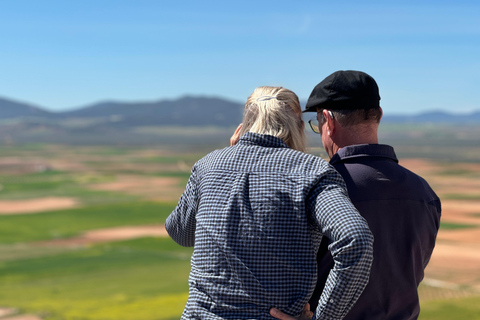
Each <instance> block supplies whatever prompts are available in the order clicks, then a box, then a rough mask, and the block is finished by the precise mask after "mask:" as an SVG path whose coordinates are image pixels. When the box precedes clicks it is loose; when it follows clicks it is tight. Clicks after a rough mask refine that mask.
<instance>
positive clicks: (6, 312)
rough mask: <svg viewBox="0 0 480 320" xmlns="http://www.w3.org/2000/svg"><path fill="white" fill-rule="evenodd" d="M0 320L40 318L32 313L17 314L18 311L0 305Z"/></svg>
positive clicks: (34, 319)
mask: <svg viewBox="0 0 480 320" xmlns="http://www.w3.org/2000/svg"><path fill="white" fill-rule="evenodd" d="M0 319H1V320H42V319H41V318H40V317H38V316H36V315H34V314H18V311H17V310H16V309H13V308H2V307H0Z"/></svg>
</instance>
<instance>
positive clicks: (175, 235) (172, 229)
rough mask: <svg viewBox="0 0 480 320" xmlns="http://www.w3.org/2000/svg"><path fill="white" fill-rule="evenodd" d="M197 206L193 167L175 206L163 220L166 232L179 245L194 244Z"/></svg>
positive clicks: (189, 245)
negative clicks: (165, 219) (164, 220)
mask: <svg viewBox="0 0 480 320" xmlns="http://www.w3.org/2000/svg"><path fill="white" fill-rule="evenodd" d="M197 208H198V183H197V178H196V173H195V167H194V168H193V169H192V174H191V175H190V178H189V179H188V183H187V186H186V188H185V191H184V192H183V194H182V196H181V197H180V200H179V202H178V205H177V207H176V208H175V210H173V212H172V213H171V214H170V215H169V216H168V218H167V221H166V222H165V229H167V232H168V234H169V235H170V237H171V238H172V239H173V240H174V241H175V242H176V243H178V244H179V245H181V246H184V247H193V245H194V244H195V228H196V215H197Z"/></svg>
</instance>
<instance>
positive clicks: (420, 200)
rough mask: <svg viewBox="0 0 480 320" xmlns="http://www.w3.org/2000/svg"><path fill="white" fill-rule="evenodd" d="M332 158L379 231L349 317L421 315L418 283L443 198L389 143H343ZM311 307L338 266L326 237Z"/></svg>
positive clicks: (380, 319) (371, 318)
mask: <svg viewBox="0 0 480 320" xmlns="http://www.w3.org/2000/svg"><path fill="white" fill-rule="evenodd" d="M330 163H331V164H332V165H333V166H334V167H335V169H337V171H338V172H339V173H340V174H341V175H342V177H343V178H344V180H345V182H346V184H347V189H348V193H349V196H350V199H351V200H352V203H353V204H354V205H355V207H356V208H357V209H358V211H359V212H360V214H361V215H362V216H363V217H364V218H365V219H366V220H367V222H368V224H369V226H370V229H371V231H372V233H373V235H374V246H373V248H374V249H373V254H374V261H373V265H372V269H371V274H370V280H369V283H368V284H367V287H366V288H365V290H364V291H363V293H362V295H361V296H360V298H359V299H358V301H357V303H356V304H355V305H354V306H353V308H352V309H351V310H350V312H349V313H348V315H347V316H346V317H345V319H369V320H375V319H378V320H385V319H389V320H391V319H401V320H407V319H417V317H418V314H419V312H420V306H419V301H418V293H417V287H418V284H419V283H420V281H422V279H423V276H424V269H425V267H426V266H427V263H428V261H429V259H430V256H431V254H432V251H433V248H434V246H435V239H436V236H437V231H438V228H439V225H440V213H441V207H440V200H439V198H438V197H437V195H436V194H435V192H433V190H432V189H431V188H430V186H429V185H428V183H427V182H426V181H425V180H424V179H423V178H421V177H419V176H418V175H416V174H414V173H412V172H411V171H409V170H407V169H405V168H403V167H402V166H400V165H399V164H398V160H397V157H396V155H395V152H394V150H393V148H392V147H390V146H388V145H378V144H371V145H354V146H348V147H345V148H342V149H340V150H339V152H338V153H337V154H335V155H334V156H333V157H332V159H331V160H330ZM317 263H318V283H317V288H316V291H315V292H314V295H313V297H312V299H311V301H310V304H311V308H312V310H313V309H314V308H315V307H316V301H318V296H319V295H320V294H321V292H322V290H323V287H324V283H325V279H326V278H327V276H328V273H329V271H330V269H331V268H332V266H333V260H332V256H331V254H330V252H329V250H328V240H327V241H326V240H325V238H324V240H323V241H322V243H321V245H320V249H319V252H318V256H317Z"/></svg>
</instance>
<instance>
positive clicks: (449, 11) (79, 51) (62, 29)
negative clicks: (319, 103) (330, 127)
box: [0, 0, 480, 114]
mask: <svg viewBox="0 0 480 320" xmlns="http://www.w3.org/2000/svg"><path fill="white" fill-rule="evenodd" d="M479 17H480V1H477V0H475V1H463V0H458V1H442V0H438V1H421V0H418V1H410V0H406V1H388V0H384V1H368V0H366V1H353V0H349V1H342V0H338V1H319V0H317V1H300V0H298V1H281V0H278V1H250V0H243V1H225V0H223V1H208V0H205V1H163V0H157V1H153V0H135V1H134V0H131V1H123V0H95V1H92V0H82V1H65V0H62V1H59V0H44V1H40V0H15V1H2V2H1V3H0V74H1V76H0V96H1V97H7V98H11V99H14V100H18V101H23V102H29V103H32V104H35V105H38V106H41V107H44V108H46V109H49V110H53V111H56V110H64V109H72V108H76V107H81V106H85V105H89V104H92V103H96V102H99V101H104V100H119V101H153V100H161V99H176V98H179V97H181V96H184V95H187V94H188V95H202V96H217V97H223V98H228V99H231V100H235V101H238V102H244V101H245V100H246V98H247V96H248V95H249V94H250V93H251V92H252V91H253V89H254V88H255V87H257V86H260V85H281V86H284V87H286V88H289V89H291V90H293V91H295V92H296V93H297V94H298V96H299V97H300V99H301V100H306V99H307V98H308V96H309V94H310V92H311V90H312V88H313V87H314V86H315V85H316V84H317V83H318V82H320V81H321V80H322V79H323V78H325V77H326V76H327V75H329V74H330V73H332V72H334V71H336V70H346V69H353V70H362V71H365V72H367V73H369V74H370V75H372V76H373V77H374V78H375V79H376V80H377V82H378V84H379V87H380V95H381V97H382V100H381V105H382V107H383V109H384V112H385V113H390V114H415V113H419V112H423V111H431V110H444V111H452V112H457V113H465V112H470V111H473V110H479V109H480V94H479V91H480V58H479V57H480V19H479Z"/></svg>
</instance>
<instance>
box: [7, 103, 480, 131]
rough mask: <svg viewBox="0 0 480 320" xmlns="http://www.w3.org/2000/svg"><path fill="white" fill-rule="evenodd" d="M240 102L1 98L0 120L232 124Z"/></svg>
mask: <svg viewBox="0 0 480 320" xmlns="http://www.w3.org/2000/svg"><path fill="white" fill-rule="evenodd" d="M242 112H243V104H241V103H237V102H233V101H230V100H226V99H221V98H212V97H193V96H186V97H183V98H180V99H176V100H160V101H153V102H128V103H127V102H120V101H107V102H101V103H97V104H93V105H90V106H86V107H82V108H78V109H76V110H73V111H65V112H48V111H46V110H44V109H42V108H39V107H34V106H31V105H28V104H24V103H20V102H15V101H12V100H8V99H5V98H0V120H2V119H17V120H19V121H22V119H23V121H27V122H31V121H32V119H35V123H37V122H46V123H51V124H52V123H55V124H56V125H58V124H61V122H62V121H69V123H71V122H72V121H73V120H75V119H76V120H77V121H80V120H81V123H83V124H84V125H85V126H89V127H95V126H114V127H141V126H164V125H168V126H197V127H198V126H200V127H205V126H214V127H218V126H220V127H231V126H235V125H236V124H238V123H239V122H240V121H241V119H242ZM382 122H383V123H480V110H479V111H476V112H473V113H471V114H449V113H446V112H427V113H421V114H417V115H390V114H386V115H385V116H384V117H383V120H382Z"/></svg>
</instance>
